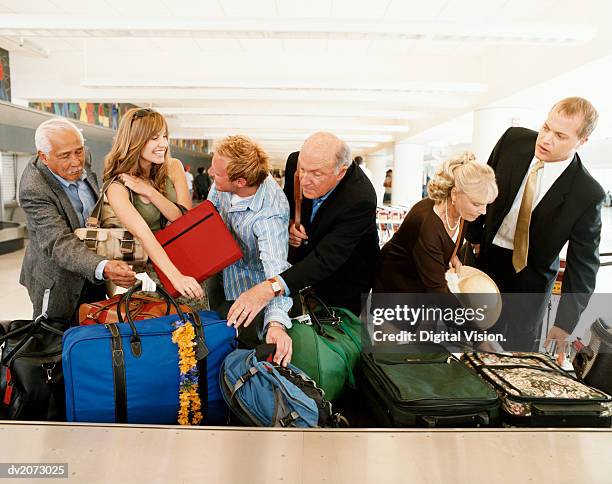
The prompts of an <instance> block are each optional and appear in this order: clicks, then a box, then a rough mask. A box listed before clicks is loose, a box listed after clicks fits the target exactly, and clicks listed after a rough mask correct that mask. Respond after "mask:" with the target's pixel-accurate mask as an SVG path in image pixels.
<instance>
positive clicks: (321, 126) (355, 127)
mask: <svg viewBox="0 0 612 484" xmlns="http://www.w3.org/2000/svg"><path fill="white" fill-rule="evenodd" d="M267 124H268V125H266V123H258V122H257V120H254V122H251V123H248V122H246V121H243V122H236V123H214V122H213V123H201V124H195V123H194V124H189V123H181V125H180V127H179V128H178V129H201V130H222V129H231V130H234V131H248V130H252V129H271V130H278V131H287V130H312V131H321V130H323V131H330V130H336V129H340V130H344V131H345V132H353V131H367V132H373V133H381V132H383V133H384V132H387V133H408V132H409V131H410V127H409V126H399V125H387V124H377V125H374V124H358V123H354V124H353V123H352V124H348V123H342V122H327V123H323V122H311V121H310V120H308V119H296V120H295V121H294V122H292V123H290V124H289V123H284V124H277V125H274V124H271V123H267Z"/></svg>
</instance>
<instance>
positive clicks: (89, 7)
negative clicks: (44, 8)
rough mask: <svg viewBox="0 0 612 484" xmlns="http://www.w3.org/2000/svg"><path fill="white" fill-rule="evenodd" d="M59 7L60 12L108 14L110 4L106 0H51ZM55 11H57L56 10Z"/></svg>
mask: <svg viewBox="0 0 612 484" xmlns="http://www.w3.org/2000/svg"><path fill="white" fill-rule="evenodd" d="M51 1H52V2H53V3H54V4H55V5H57V7H58V8H59V10H60V12H61V13H68V14H72V15H108V14H109V13H110V14H114V13H115V12H113V11H111V12H109V8H111V6H110V5H109V4H107V3H106V0H96V1H83V0H51ZM55 13H58V12H57V11H56V12H55Z"/></svg>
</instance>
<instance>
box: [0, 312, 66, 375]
mask: <svg viewBox="0 0 612 484" xmlns="http://www.w3.org/2000/svg"><path fill="white" fill-rule="evenodd" d="M46 320H47V316H46V314H45V313H43V314H41V315H40V316H38V317H37V318H36V319H35V320H34V321H32V322H31V323H29V324H26V325H24V326H23V327H21V328H18V329H15V330H13V331H11V332H10V333H6V334H5V335H4V336H2V337H1V338H0V344H2V343H4V341H6V340H7V339H9V338H12V337H14V336H17V335H19V334H22V333H25V336H24V337H23V338H22V339H21V341H20V342H19V343H17V344H16V345H15V347H14V348H13V349H12V350H11V351H10V352H9V353H8V354H7V355H6V356H4V357H3V358H2V360H1V361H0V364H2V365H10V364H11V363H12V362H13V360H14V359H15V358H17V357H18V356H19V354H20V353H21V352H22V351H23V349H24V348H25V347H26V346H27V345H28V344H30V342H31V341H32V339H33V338H34V333H36V331H37V330H38V329H40V328H42V329H44V330H46V331H49V332H50V333H55V334H57V335H58V336H61V335H63V334H64V332H63V331H61V330H59V329H56V328H54V327H53V326H50V325H48V324H47V323H46V322H45V321H46Z"/></svg>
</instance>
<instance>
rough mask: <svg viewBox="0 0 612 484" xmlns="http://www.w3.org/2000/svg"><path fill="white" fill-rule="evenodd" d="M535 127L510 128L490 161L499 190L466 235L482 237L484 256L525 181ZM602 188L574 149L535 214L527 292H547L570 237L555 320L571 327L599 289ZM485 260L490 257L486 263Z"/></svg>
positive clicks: (482, 258)
mask: <svg viewBox="0 0 612 484" xmlns="http://www.w3.org/2000/svg"><path fill="white" fill-rule="evenodd" d="M537 135H538V134H537V132H535V131H532V130H530V129H525V128H510V129H508V130H507V131H506V132H505V133H504V135H503V136H502V137H501V138H500V140H499V141H498V142H497V145H496V146H495V148H494V149H493V152H492V153H491V156H490V158H489V162H488V164H489V165H490V166H491V167H492V168H493V169H494V170H495V175H496V178H497V185H498V188H499V196H498V197H497V199H496V200H495V201H494V202H493V203H492V204H491V205H489V206H488V207H487V213H486V214H485V215H484V216H481V217H479V218H478V219H477V220H476V221H474V222H472V223H471V224H470V227H469V231H468V236H467V238H468V240H470V241H471V242H473V243H480V244H481V248H480V256H479V260H480V261H486V262H487V263H489V264H490V263H491V262H492V263H493V264H494V263H495V261H488V259H487V257H488V253H489V250H490V248H491V245H492V243H493V238H494V237H495V234H496V233H497V230H498V229H499V227H500V225H501V223H502V222H503V220H504V217H505V216H506V215H507V214H508V212H509V211H510V208H511V207H512V202H513V201H514V199H515V197H516V194H517V192H518V190H519V188H520V186H521V183H522V181H523V178H524V177H525V175H526V173H527V170H528V168H529V165H530V163H531V161H532V160H533V156H534V152H535V142H536V138H537ZM604 197H605V193H604V191H603V188H602V187H601V186H600V185H599V183H597V182H596V181H595V179H594V178H593V177H592V176H591V175H590V174H589V172H588V171H587V170H586V168H585V167H584V166H583V165H582V162H581V161H580V157H579V156H578V154H577V153H576V154H575V155H574V159H573V161H572V163H570V165H569V166H568V167H567V168H566V170H565V171H564V172H563V173H562V174H561V176H559V178H558V179H557V180H556V181H555V183H554V184H553V185H552V187H551V188H550V189H549V190H548V192H547V193H546V195H545V196H544V198H542V200H541V201H540V203H538V205H537V206H536V207H535V209H534V210H533V212H532V215H531V223H530V226H529V255H528V260H527V265H528V267H529V268H530V269H531V270H530V271H529V272H528V274H529V278H530V280H529V281H527V283H526V287H527V291H526V292H533V293H536V292H540V293H549V292H550V290H551V288H552V285H553V283H554V281H555V277H556V275H557V271H558V270H559V253H560V252H561V249H562V248H563V246H564V245H565V243H566V242H569V246H568V251H567V261H566V268H565V274H564V277H563V285H562V292H563V295H562V298H561V302H560V305H559V309H558V311H557V318H556V321H555V325H556V326H558V327H561V328H563V329H565V330H566V331H570V332H571V331H572V330H573V328H574V326H575V325H576V323H577V322H578V319H579V318H580V314H581V313H582V311H583V310H584V308H585V306H586V304H587V303H588V301H589V298H590V296H591V294H592V293H593V291H594V289H595V279H596V275H597V271H598V269H599V240H600V234H601V206H602V203H603V200H604ZM485 265H486V263H485Z"/></svg>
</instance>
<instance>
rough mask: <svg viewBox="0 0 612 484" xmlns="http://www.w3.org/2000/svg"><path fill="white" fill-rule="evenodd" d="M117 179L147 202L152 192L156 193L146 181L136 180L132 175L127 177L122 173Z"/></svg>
mask: <svg viewBox="0 0 612 484" xmlns="http://www.w3.org/2000/svg"><path fill="white" fill-rule="evenodd" d="M119 178H120V179H121V181H122V182H123V184H124V185H125V186H126V187H128V188H129V189H130V190H132V191H133V192H134V193H137V194H138V195H140V196H141V197H145V198H147V201H150V199H151V197H152V196H153V194H154V192H155V191H156V190H155V188H154V187H153V185H151V184H150V183H149V182H148V181H147V180H143V179H142V178H138V177H136V176H133V175H128V174H127V173H122V174H121V175H119Z"/></svg>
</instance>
